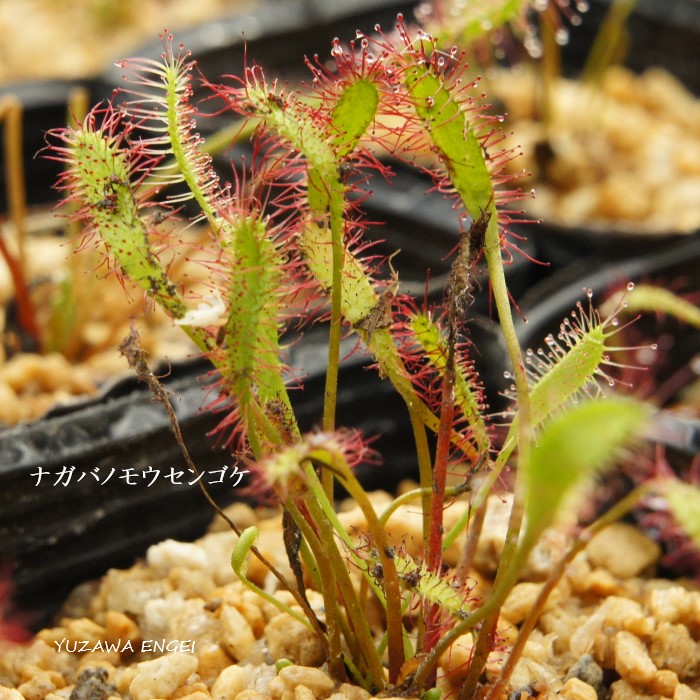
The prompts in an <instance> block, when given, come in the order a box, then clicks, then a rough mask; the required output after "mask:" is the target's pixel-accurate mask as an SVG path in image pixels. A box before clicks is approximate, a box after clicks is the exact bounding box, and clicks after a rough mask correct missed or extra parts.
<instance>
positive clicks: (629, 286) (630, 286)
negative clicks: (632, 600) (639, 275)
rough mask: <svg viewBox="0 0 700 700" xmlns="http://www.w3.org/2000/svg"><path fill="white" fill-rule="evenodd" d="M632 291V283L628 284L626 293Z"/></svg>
mask: <svg viewBox="0 0 700 700" xmlns="http://www.w3.org/2000/svg"><path fill="white" fill-rule="evenodd" d="M633 289H634V282H629V283H628V284H627V291H628V292H631V291H632V290H633Z"/></svg>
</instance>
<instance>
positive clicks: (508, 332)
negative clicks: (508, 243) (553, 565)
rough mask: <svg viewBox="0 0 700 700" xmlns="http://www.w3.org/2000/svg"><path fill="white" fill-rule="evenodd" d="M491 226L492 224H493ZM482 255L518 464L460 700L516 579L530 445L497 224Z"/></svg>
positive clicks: (526, 394) (472, 684)
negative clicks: (509, 371) (511, 402)
mask: <svg viewBox="0 0 700 700" xmlns="http://www.w3.org/2000/svg"><path fill="white" fill-rule="evenodd" d="M494 223H495V222H494ZM484 254H485V256H486V263H487V265H488V269H489V280H490V282H491V289H492V293H493V297H494V300H495V303H496V309H497V312H498V318H499V321H500V324H501V329H502V331H503V337H504V339H505V343H506V348H507V350H508V355H509V357H510V361H511V365H512V367H513V376H514V378H515V387H516V391H517V395H518V464H517V472H516V481H515V487H514V493H513V505H512V508H511V513H510V519H509V522H508V530H507V533H506V540H505V543H504V545H503V552H502V554H501V560H500V563H499V566H498V571H497V572H496V578H495V580H494V584H493V591H492V593H491V598H490V599H489V601H488V602H489V604H490V606H489V608H490V609H489V612H488V615H487V616H486V617H485V618H484V621H483V624H482V627H481V630H480V631H479V635H478V637H477V642H476V646H475V651H474V657H473V658H472V662H471V665H470V667H469V672H468V674H467V678H466V680H465V682H464V686H463V687H462V690H461V692H460V700H466V698H470V697H472V696H473V694H474V692H475V691H476V687H477V684H478V680H479V677H480V676H481V673H482V671H483V668H484V665H485V664H486V659H487V658H488V654H489V652H490V651H491V649H492V648H493V634H494V632H495V630H496V624H497V622H498V616H499V613H500V608H501V605H502V604H503V601H505V599H506V596H507V595H508V593H509V591H510V588H511V587H512V586H513V584H514V582H515V581H516V580H517V575H518V572H517V571H516V570H515V564H516V561H515V559H516V551H517V545H518V537H519V534H520V527H521V525H522V519H523V513H524V509H523V491H524V489H523V483H522V481H523V476H524V473H525V465H527V464H529V461H530V448H531V442H532V430H531V416H530V390H529V385H528V381H527V374H526V372H525V363H524V361H523V357H522V351H521V349H520V343H519V342H518V338H517V335H516V332H515V326H514V324H513V315H512V313H511V309H510V298H509V295H508V288H507V286H506V281H505V273H504V270H503V259H502V257H501V249H500V241H499V232H498V227H497V225H493V226H492V225H489V227H488V229H487V232H486V239H485V243H484Z"/></svg>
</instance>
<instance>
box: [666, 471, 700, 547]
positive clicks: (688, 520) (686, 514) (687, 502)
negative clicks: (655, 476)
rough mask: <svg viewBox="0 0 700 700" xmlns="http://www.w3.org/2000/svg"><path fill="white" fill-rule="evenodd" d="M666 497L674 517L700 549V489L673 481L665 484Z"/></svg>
mask: <svg viewBox="0 0 700 700" xmlns="http://www.w3.org/2000/svg"><path fill="white" fill-rule="evenodd" d="M665 495H666V501H667V502H668V505H669V508H670V509H671V513H672V514H673V517H674V518H675V519H676V520H677V521H678V524H679V525H680V526H681V527H682V528H683V529H684V530H685V532H686V534H687V535H688V536H689V537H690V538H691V539H692V540H693V542H694V544H695V545H696V546H697V547H700V489H699V488H698V487H697V486H693V485H692V484H686V483H685V482H683V481H678V480H675V479H673V480H670V481H668V482H667V483H666V484H665Z"/></svg>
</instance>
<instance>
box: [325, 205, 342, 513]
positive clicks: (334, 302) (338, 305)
mask: <svg viewBox="0 0 700 700" xmlns="http://www.w3.org/2000/svg"><path fill="white" fill-rule="evenodd" d="M334 205H335V206H334ZM337 209H338V206H337V202H335V201H334V199H333V198H332V197H330V212H329V216H330V227H331V246H332V261H333V262H332V264H333V271H332V280H333V283H332V284H333V286H332V288H331V320H330V328H329V330H328V363H327V367H326V386H325V390H324V395H323V429H324V430H325V431H326V432H328V433H330V432H333V431H334V430H335V414H336V406H337V403H338V373H339V371H340V337H341V334H342V330H343V285H342V275H343V254H344V247H343V217H342V206H341V208H340V212H338V211H337ZM339 214H340V215H339ZM321 483H322V484H323V489H324V491H325V493H326V496H327V498H328V500H329V501H332V500H333V474H332V473H331V472H330V471H328V470H324V471H323V472H322V474H321Z"/></svg>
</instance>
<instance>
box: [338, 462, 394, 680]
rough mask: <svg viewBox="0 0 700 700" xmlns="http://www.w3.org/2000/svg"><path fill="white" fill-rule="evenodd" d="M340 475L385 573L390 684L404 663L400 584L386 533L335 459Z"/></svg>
mask: <svg viewBox="0 0 700 700" xmlns="http://www.w3.org/2000/svg"><path fill="white" fill-rule="evenodd" d="M333 466H334V467H336V468H337V469H338V472H339V473H340V474H341V475H342V480H343V484H344V486H345V488H346V489H347V490H348V493H349V494H350V496H351V497H352V498H354V499H355V501H356V502H357V505H358V506H360V508H361V510H362V513H363V514H364V516H365V518H366V519H367V527H368V528H369V531H370V533H371V535H372V537H373V538H374V540H375V541H376V543H377V548H378V550H379V559H380V561H381V564H382V571H383V574H384V594H385V596H386V629H387V637H388V647H389V683H396V681H397V679H398V677H399V671H400V670H401V666H402V665H403V663H404V660H405V656H404V648H403V624H402V621H401V589H400V586H399V576H398V573H397V571H396V565H395V564H394V560H393V557H392V556H391V551H392V550H391V548H390V546H389V541H388V540H387V536H386V532H385V530H384V528H383V527H382V525H381V523H380V521H379V518H378V517H377V514H376V512H375V510H374V507H373V506H372V503H371V501H370V500H369V497H368V496H367V492H366V491H365V490H364V488H363V487H362V485H361V484H360V482H359V481H358V480H357V478H356V477H355V475H354V474H353V473H352V471H351V470H350V469H349V468H348V466H347V464H341V463H339V460H336V461H335V463H334V464H333Z"/></svg>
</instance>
